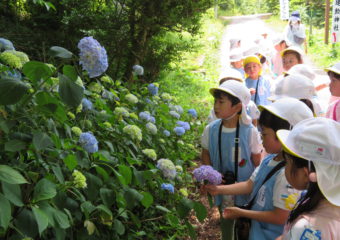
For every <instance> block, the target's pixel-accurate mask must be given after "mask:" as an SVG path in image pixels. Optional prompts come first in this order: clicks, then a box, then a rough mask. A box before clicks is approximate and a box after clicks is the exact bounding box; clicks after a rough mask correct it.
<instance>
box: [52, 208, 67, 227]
mask: <svg viewBox="0 0 340 240" xmlns="http://www.w3.org/2000/svg"><path fill="white" fill-rule="evenodd" d="M53 217H54V220H55V222H56V223H57V224H58V225H59V227H60V228H62V229H66V228H69V227H70V222H69V220H68V217H67V215H66V214H65V213H63V212H62V211H60V210H58V209H54V213H53Z"/></svg>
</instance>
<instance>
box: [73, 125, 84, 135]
mask: <svg viewBox="0 0 340 240" xmlns="http://www.w3.org/2000/svg"><path fill="white" fill-rule="evenodd" d="M71 131H72V132H73V133H74V134H75V135H76V136H78V137H79V136H80V134H82V133H83V131H82V130H81V129H80V128H79V127H72V128H71Z"/></svg>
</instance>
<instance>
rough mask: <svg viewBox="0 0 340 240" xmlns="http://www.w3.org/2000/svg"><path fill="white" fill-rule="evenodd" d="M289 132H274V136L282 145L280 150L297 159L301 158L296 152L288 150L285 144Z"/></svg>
mask: <svg viewBox="0 0 340 240" xmlns="http://www.w3.org/2000/svg"><path fill="white" fill-rule="evenodd" d="M290 132H291V131H289V130H283V129H281V130H278V131H277V132H276V136H277V138H278V139H279V141H280V142H281V144H282V148H283V150H284V151H285V152H287V153H289V154H290V155H293V156H295V157H298V158H303V157H302V156H300V155H299V154H297V153H296V152H294V150H292V149H291V148H289V147H288V146H287V144H286V142H287V139H288V135H289V133H290Z"/></svg>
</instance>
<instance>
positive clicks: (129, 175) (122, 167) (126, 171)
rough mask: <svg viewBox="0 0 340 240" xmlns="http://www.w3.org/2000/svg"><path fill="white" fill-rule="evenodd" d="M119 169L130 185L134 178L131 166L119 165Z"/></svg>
mask: <svg viewBox="0 0 340 240" xmlns="http://www.w3.org/2000/svg"><path fill="white" fill-rule="evenodd" d="M118 171H119V173H120V174H121V175H122V176H123V177H124V179H125V183H126V185H129V184H130V183H131V180H132V172H131V168H130V167H128V166H126V165H119V166H118Z"/></svg>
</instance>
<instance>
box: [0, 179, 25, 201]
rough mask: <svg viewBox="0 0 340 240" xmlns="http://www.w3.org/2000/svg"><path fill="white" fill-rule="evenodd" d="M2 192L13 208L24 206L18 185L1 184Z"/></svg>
mask: <svg viewBox="0 0 340 240" xmlns="http://www.w3.org/2000/svg"><path fill="white" fill-rule="evenodd" d="M2 191H3V193H4V195H5V198H7V199H8V200H9V201H10V202H11V203H13V204H14V205H15V206H17V207H22V206H24V203H23V202H22V196H21V189H20V186H19V185H17V184H9V183H6V182H2Z"/></svg>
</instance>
